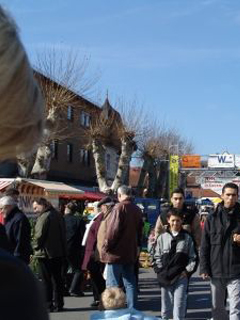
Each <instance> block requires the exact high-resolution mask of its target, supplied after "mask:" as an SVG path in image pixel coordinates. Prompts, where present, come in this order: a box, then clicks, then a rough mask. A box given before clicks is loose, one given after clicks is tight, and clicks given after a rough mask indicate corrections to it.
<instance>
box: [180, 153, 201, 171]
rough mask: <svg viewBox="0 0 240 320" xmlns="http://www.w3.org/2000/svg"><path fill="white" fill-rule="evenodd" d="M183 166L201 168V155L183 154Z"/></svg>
mask: <svg viewBox="0 0 240 320" xmlns="http://www.w3.org/2000/svg"><path fill="white" fill-rule="evenodd" d="M182 168H201V159H200V156H199V155H195V154H194V155H192V154H191V155H190V154H185V155H184V156H182Z"/></svg>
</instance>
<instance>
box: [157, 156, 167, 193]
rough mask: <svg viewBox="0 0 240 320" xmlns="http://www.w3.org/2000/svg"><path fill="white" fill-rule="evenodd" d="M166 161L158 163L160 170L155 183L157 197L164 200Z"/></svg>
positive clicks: (165, 191)
mask: <svg viewBox="0 0 240 320" xmlns="http://www.w3.org/2000/svg"><path fill="white" fill-rule="evenodd" d="M168 166H169V163H168V161H161V162H160V169H159V175H158V181H157V189H158V197H159V198H165V197H166V195H167V193H168V190H167V188H168V183H167V181H168Z"/></svg>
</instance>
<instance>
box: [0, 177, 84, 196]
mask: <svg viewBox="0 0 240 320" xmlns="http://www.w3.org/2000/svg"><path fill="white" fill-rule="evenodd" d="M11 184H12V185H13V187H15V186H16V185H17V186H18V189H19V191H20V192H21V193H27V194H28V193H31V194H42V195H44V194H45V195H54V194H56V195H58V196H62V195H70V196H74V195H81V194H84V191H83V190H80V189H77V188H74V187H72V186H69V185H67V184H65V183H63V182H57V181H48V180H37V179H25V178H15V179H0V191H2V192H3V191H5V189H6V188H7V187H8V186H10V185H11Z"/></svg>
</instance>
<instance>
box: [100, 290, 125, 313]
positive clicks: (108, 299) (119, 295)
mask: <svg viewBox="0 0 240 320" xmlns="http://www.w3.org/2000/svg"><path fill="white" fill-rule="evenodd" d="M125 303H126V296H125V293H124V292H123V290H122V289H120V288H118V287H111V288H107V289H105V290H104V291H103V293H102V295H101V304H102V307H103V309H105V310H111V309H121V308H125Z"/></svg>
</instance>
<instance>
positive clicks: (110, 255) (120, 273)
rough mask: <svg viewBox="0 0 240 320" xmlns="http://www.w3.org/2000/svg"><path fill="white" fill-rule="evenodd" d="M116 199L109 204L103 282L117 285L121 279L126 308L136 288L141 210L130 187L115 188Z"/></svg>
mask: <svg viewBox="0 0 240 320" xmlns="http://www.w3.org/2000/svg"><path fill="white" fill-rule="evenodd" d="M118 200H119V203H118V204H116V205H115V206H114V208H113V212H112V214H111V218H110V219H109V224H108V226H107V232H106V239H105V243H104V246H103V249H102V250H103V251H102V259H103V260H104V261H103V262H104V263H107V266H106V268H107V272H106V274H107V279H106V286H107V288H109V287H117V286H120V284H121V281H123V284H124V287H125V289H126V295H127V304H128V307H129V308H132V307H136V301H137V290H136V276H135V273H134V265H135V263H136V261H137V257H138V251H139V248H140V246H141V238H142V226H143V222H142V211H141V210H140V208H139V207H138V206H136V205H135V204H134V203H133V202H132V199H131V188H129V187H127V186H125V185H122V186H121V187H119V188H118Z"/></svg>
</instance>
